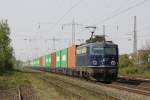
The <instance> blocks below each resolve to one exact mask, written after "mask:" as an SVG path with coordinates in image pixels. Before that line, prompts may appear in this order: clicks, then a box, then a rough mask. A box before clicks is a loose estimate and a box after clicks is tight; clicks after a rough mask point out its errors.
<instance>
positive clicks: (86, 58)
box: [76, 41, 118, 82]
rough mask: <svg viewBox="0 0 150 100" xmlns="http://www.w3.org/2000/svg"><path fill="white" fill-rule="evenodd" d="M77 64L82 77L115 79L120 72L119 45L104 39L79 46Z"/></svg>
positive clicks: (103, 79)
mask: <svg viewBox="0 0 150 100" xmlns="http://www.w3.org/2000/svg"><path fill="white" fill-rule="evenodd" d="M76 64H77V65H76V66H77V71H80V76H82V77H87V78H94V79H96V80H98V81H107V82H111V81H114V80H116V78H117V74H118V45H116V44H114V43H113V42H110V41H108V42H107V41H102V42H94V43H87V44H84V45H81V46H78V47H77V50H76Z"/></svg>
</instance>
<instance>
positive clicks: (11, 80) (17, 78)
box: [0, 70, 28, 89]
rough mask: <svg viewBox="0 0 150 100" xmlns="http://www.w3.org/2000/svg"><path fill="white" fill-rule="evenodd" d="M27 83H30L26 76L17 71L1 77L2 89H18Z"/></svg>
mask: <svg viewBox="0 0 150 100" xmlns="http://www.w3.org/2000/svg"><path fill="white" fill-rule="evenodd" d="M25 83H28V79H27V76H26V74H25V73H22V72H20V71H17V70H14V71H12V72H7V73H4V74H2V75H0V89H9V88H16V87H18V86H20V85H23V84H25Z"/></svg>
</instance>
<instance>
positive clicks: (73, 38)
mask: <svg viewBox="0 0 150 100" xmlns="http://www.w3.org/2000/svg"><path fill="white" fill-rule="evenodd" d="M72 45H75V21H74V19H73V20H72Z"/></svg>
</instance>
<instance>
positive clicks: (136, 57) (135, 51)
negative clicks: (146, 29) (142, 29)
mask: <svg viewBox="0 0 150 100" xmlns="http://www.w3.org/2000/svg"><path fill="white" fill-rule="evenodd" d="M133 53H134V54H135V61H136V63H138V51H137V18H136V16H134V34H133Z"/></svg>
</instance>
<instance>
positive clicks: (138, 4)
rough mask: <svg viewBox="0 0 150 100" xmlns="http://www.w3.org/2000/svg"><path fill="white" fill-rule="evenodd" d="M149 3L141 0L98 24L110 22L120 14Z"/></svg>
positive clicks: (146, 0)
mask: <svg viewBox="0 0 150 100" xmlns="http://www.w3.org/2000/svg"><path fill="white" fill-rule="evenodd" d="M149 1H150V0H143V1H141V2H138V3H136V4H134V5H132V6H130V7H128V8H126V9H124V10H121V11H119V12H118V13H116V14H113V15H112V16H109V17H107V18H105V19H104V20H102V21H100V22H99V23H103V22H106V21H108V20H110V19H112V18H115V17H116V16H118V15H120V14H122V13H125V12H127V11H129V10H131V9H133V8H135V7H138V6H141V5H143V4H145V3H147V2H149Z"/></svg>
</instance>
